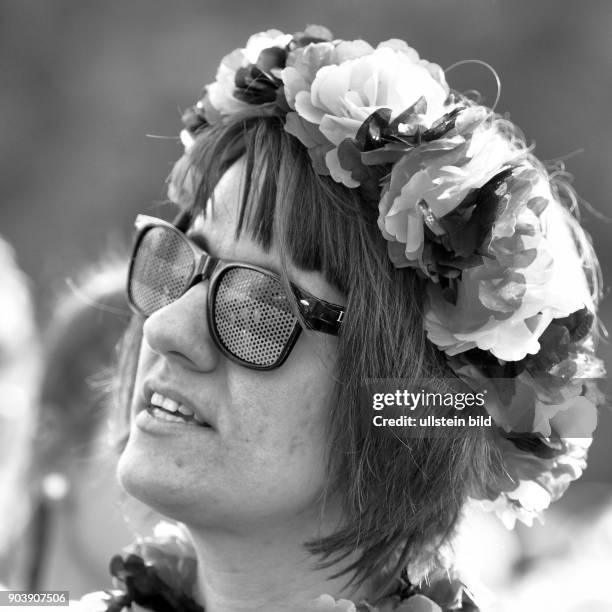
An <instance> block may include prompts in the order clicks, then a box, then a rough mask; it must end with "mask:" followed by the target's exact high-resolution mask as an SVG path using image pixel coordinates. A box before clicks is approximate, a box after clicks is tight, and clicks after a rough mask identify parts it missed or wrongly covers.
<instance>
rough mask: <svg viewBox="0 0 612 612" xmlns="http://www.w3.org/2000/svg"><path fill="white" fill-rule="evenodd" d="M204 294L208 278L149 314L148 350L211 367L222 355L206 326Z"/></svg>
mask: <svg viewBox="0 0 612 612" xmlns="http://www.w3.org/2000/svg"><path fill="white" fill-rule="evenodd" d="M207 294H208V281H203V282H199V283H197V284H195V285H194V286H193V287H191V288H190V289H189V290H188V291H187V292H186V293H185V294H184V295H182V296H181V297H180V298H179V299H178V300H176V301H175V302H172V303H171V304H168V305H167V306H164V307H163V308H160V309H159V310H157V311H156V312H154V313H153V314H152V315H151V316H149V318H148V319H147V320H146V321H145V323H144V326H143V337H144V339H145V341H146V343H147V344H148V345H149V347H150V348H151V350H153V351H154V352H155V353H158V354H159V355H163V356H164V357H166V358H168V359H175V360H180V361H182V362H183V365H184V366H185V367H188V368H190V369H192V370H197V371H210V370H213V369H214V368H215V367H216V365H217V364H218V362H219V359H220V358H221V354H220V352H219V350H218V349H217V347H216V346H215V343H214V341H213V339H212V336H211V334H210V332H209V329H208V320H207V317H206V308H207V303H206V302H207V299H208V295H207Z"/></svg>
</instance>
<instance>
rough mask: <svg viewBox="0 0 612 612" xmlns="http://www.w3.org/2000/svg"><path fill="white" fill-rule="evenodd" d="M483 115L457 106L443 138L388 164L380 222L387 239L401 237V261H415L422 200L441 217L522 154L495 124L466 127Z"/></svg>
mask: <svg viewBox="0 0 612 612" xmlns="http://www.w3.org/2000/svg"><path fill="white" fill-rule="evenodd" d="M483 119H484V117H483V116H482V110H481V109H480V110H479V109H471V108H468V109H466V110H464V111H462V113H461V115H460V116H459V117H458V119H457V121H456V127H455V129H454V130H453V131H452V132H451V133H450V134H448V135H447V136H446V138H444V139H443V140H442V141H440V142H438V141H433V142H432V144H431V145H430V146H429V147H417V148H415V150H414V151H413V152H410V153H408V154H406V155H405V156H404V157H403V158H402V159H400V160H399V161H398V162H397V163H396V164H395V165H394V166H393V168H392V170H391V177H390V181H389V183H388V185H387V186H386V187H385V188H384V190H383V193H382V197H381V200H380V205H379V226H380V228H381V230H382V231H383V234H384V235H385V237H386V238H387V239H388V240H393V241H396V242H400V243H401V245H402V248H403V250H404V256H405V259H406V264H405V265H411V262H414V264H412V265H416V264H417V263H420V262H419V260H420V257H421V254H422V251H423V246H424V235H425V220H424V214H423V208H422V207H421V206H420V203H421V202H425V203H426V205H427V207H428V209H429V210H430V211H431V212H432V213H433V215H434V216H435V217H436V218H438V219H440V218H442V217H444V216H445V215H447V214H448V213H450V212H451V211H453V210H454V209H455V208H456V207H457V206H458V205H459V204H460V203H461V201H462V200H463V199H464V198H465V197H466V196H467V195H468V193H469V192H470V191H471V190H473V189H477V188H480V187H482V186H483V185H484V184H485V183H486V182H487V181H489V180H490V179H491V178H493V177H494V176H495V175H496V174H498V173H499V172H501V171H502V170H503V169H504V168H506V167H508V165H509V164H510V163H511V162H513V161H514V160H515V159H516V158H517V157H519V156H520V155H521V152H519V151H517V150H516V149H515V148H514V147H513V146H512V145H511V143H510V142H509V141H508V139H507V138H506V137H504V136H503V135H502V134H501V133H500V132H499V131H498V130H497V128H495V126H491V125H487V124H486V123H480V125H478V127H476V129H474V131H473V132H471V131H470V130H471V129H472V128H473V124H474V122H481V121H482V120H483ZM421 268H422V269H423V270H424V271H425V272H427V270H426V269H424V268H423V266H422V264H421Z"/></svg>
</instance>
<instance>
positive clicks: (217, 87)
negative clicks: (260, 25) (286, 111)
mask: <svg viewBox="0 0 612 612" xmlns="http://www.w3.org/2000/svg"><path fill="white" fill-rule="evenodd" d="M291 39H292V36H291V34H284V33H283V32H281V31H280V30H267V31H266V32H260V33H258V34H254V35H253V36H251V37H250V38H249V40H248V41H247V44H246V47H245V48H244V49H236V50H234V51H232V52H231V53H230V54H228V55H226V56H225V57H224V58H223V59H222V60H221V64H220V66H219V68H218V70H217V76H216V79H215V82H214V83H211V84H210V85H207V86H206V97H205V98H204V100H203V102H202V103H203V105H204V106H205V114H206V119H207V120H208V122H209V123H210V124H215V123H219V122H220V121H221V120H222V119H223V118H224V117H229V116H231V115H233V114H236V113H239V112H242V111H245V110H246V109H248V108H249V103H248V102H245V101H243V100H239V99H238V98H236V97H235V95H234V90H235V88H236V73H237V72H238V71H239V70H240V69H241V68H247V67H248V66H249V65H250V64H257V61H258V60H259V57H260V55H261V53H262V52H263V51H265V50H267V49H273V48H279V49H284V48H285V47H287V45H288V44H289V43H290V42H291ZM275 76H280V73H279V74H278V75H275Z"/></svg>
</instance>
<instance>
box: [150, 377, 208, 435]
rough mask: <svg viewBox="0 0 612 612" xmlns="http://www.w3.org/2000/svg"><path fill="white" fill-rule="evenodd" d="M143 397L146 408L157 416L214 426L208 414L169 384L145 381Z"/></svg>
mask: <svg viewBox="0 0 612 612" xmlns="http://www.w3.org/2000/svg"><path fill="white" fill-rule="evenodd" d="M142 398H143V404H144V408H145V409H146V410H147V411H148V412H149V413H150V414H151V416H153V417H155V418H158V419H160V420H166V421H168V422H175V423H188V424H194V425H198V426H200V427H207V428H212V424H211V422H210V419H209V418H208V416H205V415H204V414H203V411H202V410H201V409H196V408H195V406H194V404H193V403H192V402H190V401H189V400H187V399H186V398H185V397H184V396H183V395H182V394H181V393H179V392H177V391H176V390H175V389H174V388H172V387H170V386H169V385H165V384H161V383H159V382H156V381H145V384H144V385H143V393H142Z"/></svg>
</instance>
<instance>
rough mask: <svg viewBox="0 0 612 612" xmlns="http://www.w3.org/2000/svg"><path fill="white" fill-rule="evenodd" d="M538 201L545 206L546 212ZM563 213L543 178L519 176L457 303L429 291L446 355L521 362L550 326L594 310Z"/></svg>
mask: <svg viewBox="0 0 612 612" xmlns="http://www.w3.org/2000/svg"><path fill="white" fill-rule="evenodd" d="M534 177H535V178H534ZM521 182H523V183H527V184H528V188H525V189H523V188H521ZM542 201H546V202H548V203H549V204H550V205H548V206H546V207H545V208H543V206H542ZM566 214H569V213H567V211H565V209H563V208H562V207H561V206H560V205H559V204H558V203H557V202H556V201H554V199H553V196H552V194H551V193H550V190H549V187H548V182H547V181H546V180H545V178H544V177H543V176H542V175H541V174H539V173H537V174H535V175H534V174H533V171H532V170H530V169H529V168H528V167H526V168H524V169H522V170H520V171H519V172H518V173H517V174H516V175H515V176H514V178H513V179H512V181H511V183H510V185H509V187H508V197H507V199H506V201H505V202H504V208H503V209H502V210H501V211H500V212H499V215H498V217H497V219H496V220H495V222H494V224H493V227H492V230H491V237H490V240H489V242H488V244H487V245H485V248H484V249H483V250H484V253H483V254H484V255H486V257H484V258H483V261H482V264H481V265H479V266H475V267H472V268H470V269H468V270H464V271H463V274H462V277H461V280H460V282H458V283H457V285H456V288H455V289H456V295H455V296H454V300H452V301H449V300H448V299H446V296H445V294H444V290H443V288H441V287H440V285H435V284H431V285H430V286H429V290H428V295H429V309H428V311H427V314H426V316H425V328H426V329H427V334H428V338H429V339H430V340H431V341H432V342H434V343H435V344H436V345H437V346H439V347H440V348H441V349H442V350H444V351H445V352H446V353H447V354H448V355H451V356H452V355H456V354H458V353H461V352H463V351H466V350H469V349H471V348H473V347H478V348H479V349H482V350H485V351H490V352H491V353H492V354H493V355H494V356H495V357H498V358H499V359H503V360H506V361H518V360H520V359H523V358H524V357H525V356H526V355H527V354H536V353H537V352H538V351H539V349H540V344H539V341H538V339H539V337H540V336H541V335H542V333H543V332H544V330H545V329H546V328H547V327H548V325H549V324H550V323H551V321H552V320H553V319H556V318H561V317H567V316H569V315H570V314H571V313H572V312H575V311H578V310H580V309H582V308H584V307H585V306H586V307H587V308H589V309H592V308H593V305H592V298H591V294H590V291H589V288H588V286H587V284H586V279H585V277H584V273H583V270H582V263H581V261H580V259H579V257H578V254H577V253H576V251H575V249H573V248H572V245H573V241H572V238H571V235H570V233H569V230H568V228H567V225H566V223H565V219H564V217H565V215H566ZM511 231H512V232H514V233H513V234H512V235H511V236H507V234H508V233H510V232H511ZM568 286H571V287H572V291H567V287H568Z"/></svg>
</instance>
